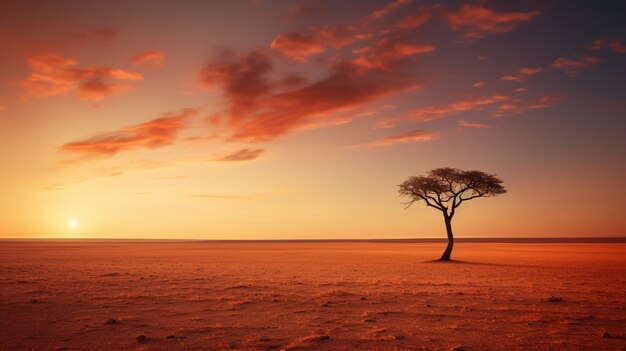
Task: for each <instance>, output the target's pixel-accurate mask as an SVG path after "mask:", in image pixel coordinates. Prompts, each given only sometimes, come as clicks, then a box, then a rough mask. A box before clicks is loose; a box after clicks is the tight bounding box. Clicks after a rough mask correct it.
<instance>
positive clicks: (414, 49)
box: [351, 37, 435, 71]
mask: <svg viewBox="0 0 626 351" xmlns="http://www.w3.org/2000/svg"><path fill="white" fill-rule="evenodd" d="M434 50H435V47H434V46H432V45H430V44H417V43H411V42H409V41H408V40H407V39H405V38H402V37H393V38H383V39H380V40H378V41H377V42H376V43H375V45H373V46H369V47H364V48H361V49H358V50H354V51H353V52H354V53H356V54H357V57H356V58H354V59H352V61H351V62H352V63H353V64H355V65H356V66H358V67H359V68H360V69H361V70H363V71H369V70H381V71H392V70H394V69H395V67H396V66H397V63H398V62H399V61H402V60H404V59H405V58H406V57H409V56H413V55H417V54H423V53H428V52H431V51H434Z"/></svg>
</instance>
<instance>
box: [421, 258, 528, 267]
mask: <svg viewBox="0 0 626 351" xmlns="http://www.w3.org/2000/svg"><path fill="white" fill-rule="evenodd" d="M421 263H432V264H435V263H439V264H447V265H468V266H491V267H513V266H516V267H522V266H523V265H517V264H506V263H488V262H472V261H461V260H449V261H442V260H440V259H436V260H429V261H422V262H421Z"/></svg>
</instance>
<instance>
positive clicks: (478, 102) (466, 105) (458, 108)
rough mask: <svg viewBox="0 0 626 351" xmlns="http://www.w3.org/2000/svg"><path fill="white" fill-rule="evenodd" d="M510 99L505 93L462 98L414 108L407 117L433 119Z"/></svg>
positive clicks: (421, 119)
mask: <svg viewBox="0 0 626 351" xmlns="http://www.w3.org/2000/svg"><path fill="white" fill-rule="evenodd" d="M507 99H509V97H508V96H504V95H491V96H483V97H479V98H476V99H470V100H462V101H457V102H453V103H450V104H447V105H441V106H428V107H420V108H416V109H412V110H410V111H409V112H408V113H407V118H408V119H411V120H417V121H422V122H425V121H432V120H436V119H440V118H443V117H447V116H449V115H453V114H456V113H459V112H466V111H472V110H476V109H480V108H482V107H485V106H489V105H493V104H496V103H498V102H501V101H505V100H507Z"/></svg>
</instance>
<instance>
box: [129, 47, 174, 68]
mask: <svg viewBox="0 0 626 351" xmlns="http://www.w3.org/2000/svg"><path fill="white" fill-rule="evenodd" d="M130 62H131V63H132V64H133V65H135V66H139V65H142V64H144V63H151V64H153V65H155V66H158V67H162V66H163V65H165V55H164V54H163V53H162V52H161V51H158V50H148V51H144V52H141V53H139V54H137V55H136V56H133V57H132V58H131V59H130Z"/></svg>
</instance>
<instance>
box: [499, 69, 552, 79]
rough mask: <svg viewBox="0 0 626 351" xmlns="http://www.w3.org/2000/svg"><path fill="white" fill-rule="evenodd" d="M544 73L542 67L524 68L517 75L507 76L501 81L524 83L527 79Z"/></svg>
mask: <svg viewBox="0 0 626 351" xmlns="http://www.w3.org/2000/svg"><path fill="white" fill-rule="evenodd" d="M542 71H543V68H541V67H534V68H531V67H522V68H520V69H519V70H518V73H517V74H512V75H506V76H503V77H501V78H500V80H508V81H514V82H523V81H525V80H526V77H528V76H532V75H535V74H538V73H540V72H542Z"/></svg>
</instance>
